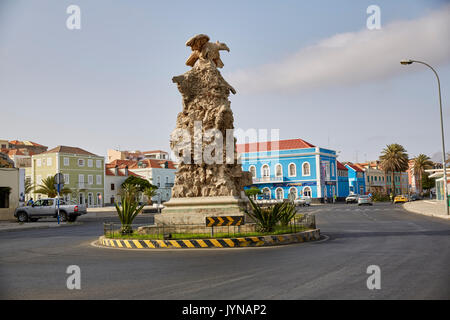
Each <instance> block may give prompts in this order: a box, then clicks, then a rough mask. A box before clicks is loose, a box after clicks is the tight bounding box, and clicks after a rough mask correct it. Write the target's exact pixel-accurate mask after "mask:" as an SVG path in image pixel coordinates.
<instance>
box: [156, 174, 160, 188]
mask: <svg viewBox="0 0 450 320" xmlns="http://www.w3.org/2000/svg"><path fill="white" fill-rule="evenodd" d="M156 181H157V182H156V186H157V187H158V188H159V187H161V177H160V176H158V177H157V178H156Z"/></svg>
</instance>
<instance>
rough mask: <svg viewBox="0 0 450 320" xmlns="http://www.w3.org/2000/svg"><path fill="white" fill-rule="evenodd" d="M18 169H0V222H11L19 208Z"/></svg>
mask: <svg viewBox="0 0 450 320" xmlns="http://www.w3.org/2000/svg"><path fill="white" fill-rule="evenodd" d="M19 176H20V175H19V169H18V168H12V167H9V168H6V167H0V220H13V219H14V211H15V210H16V208H17V207H18V206H19V184H20V182H19Z"/></svg>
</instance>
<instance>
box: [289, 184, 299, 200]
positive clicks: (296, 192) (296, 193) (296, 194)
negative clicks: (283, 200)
mask: <svg viewBox="0 0 450 320" xmlns="http://www.w3.org/2000/svg"><path fill="white" fill-rule="evenodd" d="M291 190H295V199H297V198H298V190H297V188H296V187H291V188H289V193H288V195H290V194H291Z"/></svg>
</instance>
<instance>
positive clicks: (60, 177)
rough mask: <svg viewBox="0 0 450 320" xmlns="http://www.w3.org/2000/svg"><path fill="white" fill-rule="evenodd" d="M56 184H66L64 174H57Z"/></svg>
mask: <svg viewBox="0 0 450 320" xmlns="http://www.w3.org/2000/svg"><path fill="white" fill-rule="evenodd" d="M55 183H56V184H64V175H63V174H62V173H57V174H55Z"/></svg>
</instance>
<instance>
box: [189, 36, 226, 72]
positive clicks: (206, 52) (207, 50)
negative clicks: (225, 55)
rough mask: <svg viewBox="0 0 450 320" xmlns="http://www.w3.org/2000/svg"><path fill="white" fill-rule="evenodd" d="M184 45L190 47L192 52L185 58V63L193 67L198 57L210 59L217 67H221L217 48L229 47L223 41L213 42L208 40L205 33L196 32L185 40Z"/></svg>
mask: <svg viewBox="0 0 450 320" xmlns="http://www.w3.org/2000/svg"><path fill="white" fill-rule="evenodd" d="M186 46H188V47H191V49H192V53H191V55H190V56H189V58H188V59H187V60H186V65H188V66H190V67H193V66H194V64H195V63H196V62H197V60H198V59H202V60H209V61H212V62H213V63H214V64H215V65H216V67H217V68H223V66H224V65H223V62H222V60H220V53H219V50H227V51H228V52H230V49H229V48H228V47H227V45H226V44H225V43H221V42H219V41H216V42H215V43H212V42H209V37H208V36H207V35H206V34H198V35H196V36H194V37H192V38H190V39H189V40H188V41H187V42H186Z"/></svg>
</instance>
